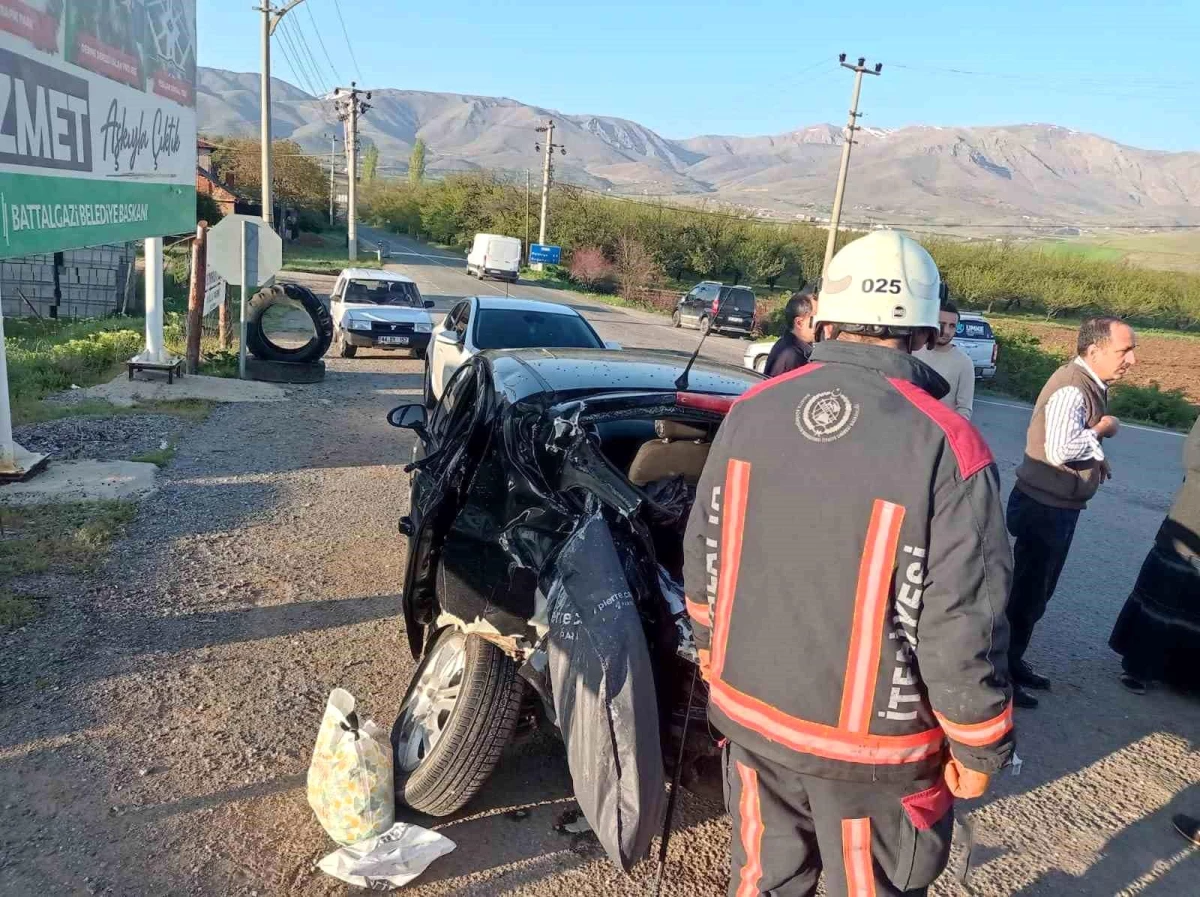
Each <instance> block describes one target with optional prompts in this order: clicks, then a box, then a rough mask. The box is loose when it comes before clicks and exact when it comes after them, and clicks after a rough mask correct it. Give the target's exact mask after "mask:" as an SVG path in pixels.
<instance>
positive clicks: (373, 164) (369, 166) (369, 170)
mask: <svg viewBox="0 0 1200 897" xmlns="http://www.w3.org/2000/svg"><path fill="white" fill-rule="evenodd" d="M378 171H379V147H377V146H376V145H375V144H373V143H372V144H371V145H370V146H368V147H367V151H366V152H364V153H363V160H362V180H363V183H364V184H373V183H375V175H376V174H377V173H378Z"/></svg>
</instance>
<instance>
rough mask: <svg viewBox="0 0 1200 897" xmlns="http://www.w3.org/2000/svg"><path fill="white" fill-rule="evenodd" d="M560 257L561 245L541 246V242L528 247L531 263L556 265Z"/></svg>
mask: <svg viewBox="0 0 1200 897" xmlns="http://www.w3.org/2000/svg"><path fill="white" fill-rule="evenodd" d="M561 258H562V247H561V246H543V245H542V244H541V243H533V244H531V245H530V247H529V261H530V263H531V264H532V263H534V262H541V263H542V264H543V265H557V264H558V262H559V260H560V259H561Z"/></svg>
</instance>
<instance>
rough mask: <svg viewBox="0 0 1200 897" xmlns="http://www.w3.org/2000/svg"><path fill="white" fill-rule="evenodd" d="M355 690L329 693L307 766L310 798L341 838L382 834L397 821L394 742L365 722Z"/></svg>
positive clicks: (351, 839)
mask: <svg viewBox="0 0 1200 897" xmlns="http://www.w3.org/2000/svg"><path fill="white" fill-rule="evenodd" d="M354 706H355V705H354V696H353V695H351V694H350V692H348V691H346V690H345V689H341V688H335V689H334V690H333V691H332V692H330V693H329V702H328V703H327V704H326V705H325V716H324V718H323V719H322V720H321V731H320V732H319V733H317V744H316V747H314V748H313V756H312V762H311V763H310V764H309V766H308V804H309V806H311V807H312V808H313V812H314V813H316V814H317V821H318V822H320V823H321V826H322V828H324V829H325V831H326V832H327V833H328V834H329V837H331V838H333V840H334V841H337V842H338V843H339V844H354V843H356V842H358V841H361V840H363V839H364V838H370V837H372V836H373V835H378V834H380V833H381V832H385V831H387V830H388V829H390V828H391V827H392V823H393V822H394V821H395V813H396V807H395V799H396V797H395V792H394V791H393V790H392V747H391V744H390V743H389V742H388V739H387V736H386V735H385V734H384V733H383V732H382V731H380V729H379V727H378V726H376V725H375V723H373V722H372V721H370V720H367V721H366V722H365V723H362V724H360V723H359V720H358V714H357V713H356V712H355V710H354Z"/></svg>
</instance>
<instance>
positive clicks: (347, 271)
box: [342, 268, 416, 283]
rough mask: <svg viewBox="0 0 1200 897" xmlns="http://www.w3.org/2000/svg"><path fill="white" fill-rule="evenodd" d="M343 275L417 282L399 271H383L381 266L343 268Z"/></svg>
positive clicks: (355, 277)
mask: <svg viewBox="0 0 1200 897" xmlns="http://www.w3.org/2000/svg"><path fill="white" fill-rule="evenodd" d="M342 277H353V278H354V279H355V280H387V281H395V282H397V283H416V281H414V280H413V279H412V278H411V277H407V276H405V275H404V274H401V273H399V272H398V271H382V270H380V269H379V268H343V269H342Z"/></svg>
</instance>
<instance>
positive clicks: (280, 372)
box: [246, 357, 325, 383]
mask: <svg viewBox="0 0 1200 897" xmlns="http://www.w3.org/2000/svg"><path fill="white" fill-rule="evenodd" d="M246 376H247V377H249V378H250V379H251V380H259V381H261V382H263V383H319V382H321V381H322V380H324V379H325V362H323V361H266V360H264V359H262V358H253V357H251V358H247V359H246Z"/></svg>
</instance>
